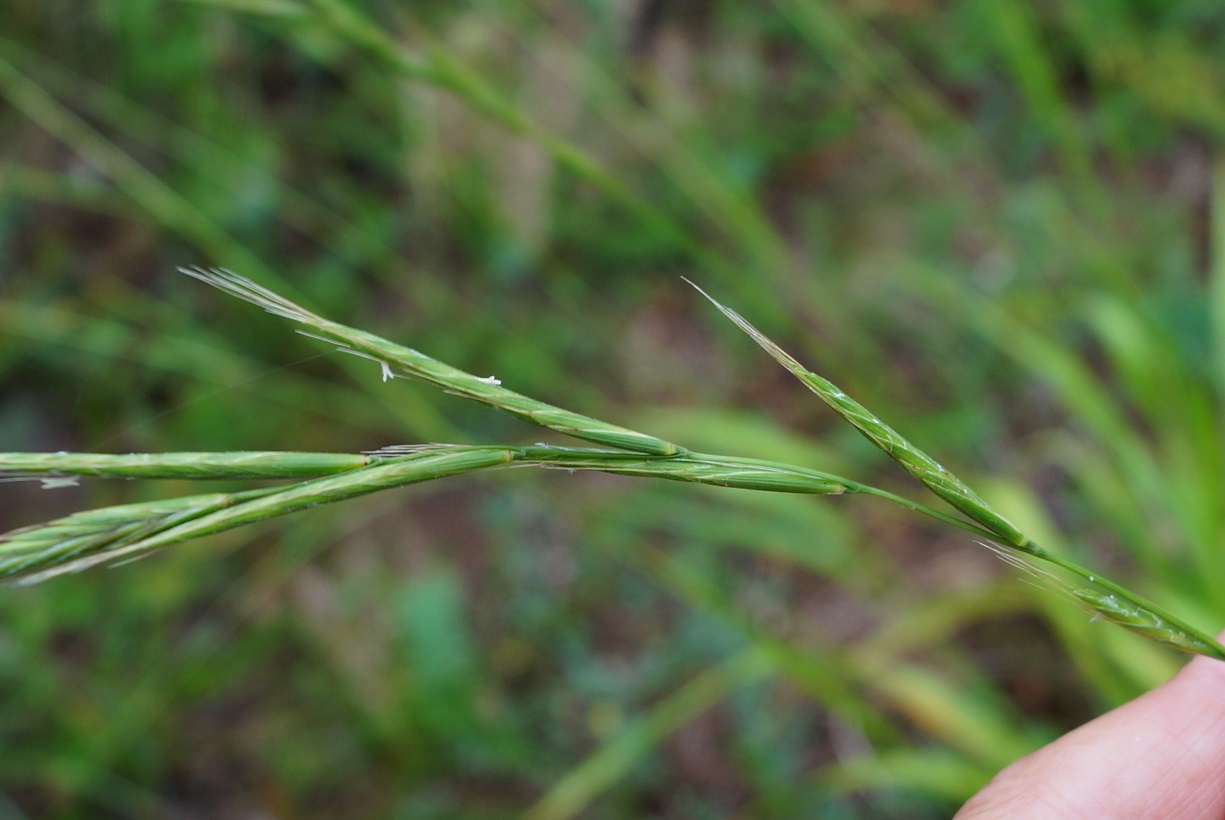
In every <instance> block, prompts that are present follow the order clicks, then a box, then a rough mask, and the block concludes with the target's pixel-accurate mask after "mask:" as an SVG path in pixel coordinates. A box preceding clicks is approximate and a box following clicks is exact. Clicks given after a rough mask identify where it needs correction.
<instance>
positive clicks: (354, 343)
mask: <svg viewBox="0 0 1225 820" xmlns="http://www.w3.org/2000/svg"><path fill="white" fill-rule="evenodd" d="M179 270H180V271H181V272H183V273H185V274H187V275H188V276H191V277H194V278H196V279H199V280H200V281H201V282H205V283H207V284H209V285H212V286H213V287H215V288H220V289H221V290H223V291H225V292H227V293H229V294H232V295H234V296H237V297H238V298H240V299H244V300H246V301H248V302H251V303H252V304H255V305H258V306H260V307H262V308H263V309H264V310H266V311H268V312H269V313H272V314H274V315H277V316H283V317H285V318H286V319H292V320H294V321H295V322H299V323H301V324H304V325H307V326H308V327H310V328H311V329H312V330H313V331H314V332H313V333H307V334H306V335H308V336H312V337H314V338H321V339H323V340H325V341H329V342H332V343H333V344H336V345H338V346H339V349H341V350H343V351H345V352H348V353H355V354H357V355H360V356H363V357H365V358H369V359H372V360H374V361H375V362H378V363H379V364H380V365H381V366H382V373H383V378H384V380H386V379H387V378H388V374H391V375H394V376H397V377H402V378H411V379H416V380H417V381H423V382H426V383H427V384H432V385H434V386H435V387H440V388H442V389H443V390H446V391H447V392H448V393H454V394H455V395H457V396H463V397H464V398H467V399H472V400H473V401H479V402H481V403H482V404H488V405H491V406H493V407H497V408H498V409H500V410H504V411H506V412H507V413H511V414H512V415H515V416H519V417H520V418H522V419H526V420H527V421H530V422H532V423H533V424H538V425H540V426H541V427H547V428H548V429H550V430H554V431H556V432H559V433H563V434H565V435H568V436H573V437H575V438H579V439H583V440H585V441H591V442H594V443H596V444H602V445H605V446H607V447H617V448H619V449H622V450H630V451H633V452H636V453H646V454H649V455H660V456H669V455H675V454H677V453H680V452H681V451H682V448H680V447H678V446H677V445H675V444H673V443H672V442H669V441H664V440H663V439H660V438H656V437H655V436H649V435H646V434H645V433H639V432H637V431H636V430H629V429H626V428H624V427H619V426H617V425H615V424H608V423H607V422H603V421H599V420H597V419H593V418H591V417H589V416H584V415H581V414H579V413H574V412H571V411H569V410H564V409H562V408H560V407H556V406H554V405H551V404H546V403H545V402H542V401H537V400H536V399H532V398H529V397H527V396H524V395H523V394H521V393H516V392H515V391H513V390H510V389H508V388H506V387H503V386H502V385H501V382H499V381H498V380H497V379H496V378H494V377H491V376H474V375H472V374H471V373H467V372H465V371H463V370H460V369H459V368H456V367H451V366H450V365H448V364H443V363H442V362H440V361H438V360H437V359H432V358H430V357H429V356H427V355H425V354H424V353H421V352H420V351H418V350H413V349H412V348H410V347H404V346H403V345H398V344H395V343H394V342H389V341H387V340H386V339H383V338H381V337H379V336H376V335H374V334H373V333H367V332H366V331H364V330H358V329H357V328H352V327H348V326H347V325H342V324H339V323H337V322H332V321H329V320H327V319H324V318H323V317H322V316H318V315H316V314H314V313H311V312H310V311H309V310H307V309H305V308H303V307H301V306H300V305H297V304H294V303H293V302H291V301H289V300H288V299H286V298H284V297H282V296H279V295H277V294H275V293H273V292H272V291H270V290H268V289H267V288H264V287H261V286H259V285H257V284H255V283H254V282H252V281H250V280H249V279H247V278H245V277H243V276H239V275H238V274H236V273H233V272H232V271H227V270H207V271H206V270H203V269H201V268H179Z"/></svg>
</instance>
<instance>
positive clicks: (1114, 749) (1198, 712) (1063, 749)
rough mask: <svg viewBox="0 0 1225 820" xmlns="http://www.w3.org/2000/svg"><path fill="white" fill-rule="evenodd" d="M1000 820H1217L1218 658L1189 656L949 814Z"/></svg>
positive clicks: (1224, 767) (1221, 718) (1220, 784)
mask: <svg viewBox="0 0 1225 820" xmlns="http://www.w3.org/2000/svg"><path fill="white" fill-rule="evenodd" d="M1223 637H1225V633H1223ZM1003 817H1007V818H1073V817H1075V818H1083V817H1095V818H1110V817H1119V818H1123V817H1126V818H1136V819H1137V820H1145V819H1146V818H1152V820H1159V818H1170V817H1179V818H1209V817H1212V818H1221V817H1225V662H1222V661H1216V660H1211V659H1209V658H1196V659H1194V660H1193V661H1191V663H1189V664H1187V666H1186V667H1185V668H1184V669H1183V670H1182V671H1181V672H1179V673H1178V674H1177V675H1175V676H1174V677H1173V678H1172V679H1171V680H1170V681H1168V682H1167V683H1165V684H1163V685H1161V686H1159V687H1157V688H1156V689H1154V690H1152V691H1151V692H1148V693H1146V694H1144V695H1141V696H1140V697H1139V698H1136V699H1135V700H1133V701H1131V702H1130V703H1127V704H1124V705H1123V706H1120V707H1119V708H1118V709H1115V710H1114V711H1111V712H1108V713H1107V714H1105V715H1102V716H1101V717H1099V718H1097V719H1096V720H1094V721H1091V722H1090V723H1087V724H1085V725H1084V726H1082V727H1080V728H1079V729H1076V730H1075V731H1073V732H1070V733H1068V734H1067V735H1064V736H1063V737H1061V738H1060V739H1059V740H1056V741H1055V742H1053V743H1051V744H1049V745H1047V746H1044V747H1043V748H1041V749H1039V750H1038V751H1036V752H1034V753H1033V754H1031V755H1028V756H1026V757H1024V758H1022V759H1020V760H1018V761H1017V762H1016V763H1013V764H1012V765H1011V766H1009V767H1008V768H1006V769H1004V770H1003V771H1002V772H1000V773H999V774H998V775H996V777H995V778H994V779H993V780H992V781H991V782H990V783H989V784H987V786H986V787H985V788H984V789H983V790H982V791H980V792H979V793H978V794H976V795H975V796H974V797H973V798H972V799H971V800H970V801H969V802H968V803H966V805H965V806H964V807H962V810H961V811H960V812H958V814H957V820H972V819H973V820H983V819H984V818H1003Z"/></svg>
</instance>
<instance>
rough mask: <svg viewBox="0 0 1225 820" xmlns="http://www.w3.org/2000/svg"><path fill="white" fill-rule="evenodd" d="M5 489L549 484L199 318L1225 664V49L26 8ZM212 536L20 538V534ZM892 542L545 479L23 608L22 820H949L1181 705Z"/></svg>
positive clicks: (1062, 14) (1102, 652) (9, 749)
mask: <svg viewBox="0 0 1225 820" xmlns="http://www.w3.org/2000/svg"><path fill="white" fill-rule="evenodd" d="M3 16H4V25H3V27H0V100H2V101H3V102H2V103H0V336H2V338H3V343H2V344H0V379H2V381H0V384H2V385H3V387H2V389H0V450H61V449H63V450H90V449H93V450H97V451H101V452H129V451H157V450H201V449H210V450H228V449H278V448H279V449H310V450H338V451H357V450H363V449H374V448H377V447H380V446H383V445H387V444H394V443H412V442H422V441H456V442H503V441H505V442H516V443H522V442H530V441H532V440H534V437H538V433H536V432H535V431H533V430H531V429H528V428H526V427H525V426H524V425H522V424H521V423H520V422H517V421H516V420H515V419H513V418H510V417H508V416H503V415H498V414H496V413H494V412H492V411H486V410H483V409H481V408H479V407H473V406H469V405H468V404H467V403H464V402H461V401H459V400H457V399H452V398H447V397H439V396H437V395H435V394H434V393H433V392H432V391H430V390H426V389H423V388H419V387H415V386H412V385H405V384H402V383H390V384H384V383H382V382H381V381H380V379H379V378H378V372H377V368H376V367H374V366H372V365H371V364H370V363H369V362H362V361H359V360H353V359H351V357H344V356H339V355H318V347H317V346H315V345H312V344H310V343H307V342H305V341H303V340H301V339H299V338H298V337H296V336H294V335H293V334H292V333H290V332H289V331H288V330H287V329H286V327H285V326H284V324H283V323H281V322H278V321H276V320H273V319H271V317H268V318H267V319H266V320H265V319H261V318H260V317H259V315H258V314H256V313H254V312H253V311H252V309H251V308H249V307H248V306H244V305H241V304H238V303H236V302H233V301H230V300H226V299H224V298H223V297H220V296H219V295H217V294H214V293H211V292H202V288H201V287H200V286H199V285H198V284H196V283H193V282H191V281H190V280H188V279H186V278H185V277H182V276H178V275H176V274H173V273H172V270H173V268H174V266H175V265H177V264H191V263H203V264H219V265H224V266H227V267H230V268H233V269H235V270H237V271H239V272H241V273H243V274H245V275H248V276H251V277H252V278H255V279H259V280H261V281H263V282H265V283H267V284H269V285H273V286H276V287H278V288H281V289H284V290H285V291H286V293H287V294H288V295H290V296H293V297H295V298H300V299H302V300H303V301H304V302H305V303H307V304H308V305H310V304H313V305H317V306H319V307H320V308H324V309H326V312H327V313H328V314H329V315H330V316H333V317H335V318H336V319H338V320H340V321H344V322H346V323H348V324H353V325H357V326H362V327H368V328H370V329H371V330H375V331H378V332H379V333H381V334H383V335H385V336H388V337H389V338H393V339H396V340H397V341H401V342H404V343H405V344H409V345H412V346H414V347H417V348H419V349H421V350H423V351H425V352H428V353H429V354H431V355H434V356H436V357H438V358H440V359H443V360H444V361H449V362H452V363H454V364H456V365H458V366H461V367H464V368H466V369H468V370H471V371H475V372H478V373H493V374H496V375H497V376H498V377H499V378H501V379H502V380H503V382H505V383H506V384H507V385H509V386H512V387H514V388H516V389H521V390H523V391H524V392H527V393H530V394H531V395H534V396H538V397H540V398H542V399H546V400H553V401H556V402H557V403H560V404H563V405H565V406H567V407H571V408H573V409H575V410H578V411H584V410H586V411H589V412H592V413H593V414H595V415H598V416H600V417H601V418H607V419H609V420H610V421H614V422H617V421H619V422H623V423H626V424H628V425H630V426H633V427H636V428H641V429H643V430H646V431H648V432H651V433H657V434H659V435H661V436H663V437H665V438H669V439H674V440H676V441H678V442H680V443H682V444H685V445H687V446H691V447H695V448H702V449H709V450H716V451H718V452H729V453H743V454H750V455H756V456H760V457H764V458H771V457H774V458H780V459H784V460H788V461H794V462H797V463H805V464H811V465H812V466H814V467H817V468H821V469H829V470H832V471H835V472H840V473H845V474H848V475H851V476H854V477H858V478H864V479H868V480H872V481H873V482H875V483H883V484H885V485H886V486H891V487H894V488H897V489H900V490H906V491H909V490H910V487H909V485H907V484H906V483H905V482H904V481H903V480H902V479H901V478H899V477H898V476H897V475H896V473H895V472H894V471H893V470H890V469H889V467H890V465H889V464H887V463H886V462H885V461H884V459H883V458H881V457H878V456H877V455H875V454H874V452H873V450H872V448H871V446H870V445H868V444H867V443H866V442H863V441H861V440H859V439H857V438H855V437H854V434H853V433H852V434H849V435H848V433H847V432H846V431H845V430H843V429H842V428H841V426H839V425H838V424H837V423H836V422H835V421H834V420H833V419H832V418H831V417H830V414H828V413H827V412H824V411H823V410H822V408H821V407H819V406H818V404H817V402H816V401H815V400H813V398H812V397H811V396H810V394H808V393H807V392H806V391H803V390H802V389H799V388H797V387H796V386H795V385H794V384H793V383H791V382H790V381H789V380H788V378H787V376H786V374H785V373H783V372H781V371H777V370H776V369H775V368H773V367H771V366H768V365H767V363H766V362H765V361H763V356H762V355H761V353H760V351H758V350H757V349H756V348H755V347H752V346H751V345H750V344H748V343H746V341H745V340H744V339H743V338H741V337H739V336H737V335H736V332H735V331H734V330H733V329H730V328H728V327H725V326H724V324H723V323H722V322H720V321H719V320H718V319H717V318H716V317H715V316H712V315H711V312H710V311H709V310H708V309H707V308H706V307H704V305H703V304H702V303H701V301H700V300H699V299H698V298H696V297H695V296H694V295H693V293H692V291H690V290H689V289H688V288H687V287H686V286H684V285H683V283H681V281H680V278H679V277H680V276H682V275H686V276H689V277H691V278H693V279H695V280H696V281H698V282H700V283H701V284H703V285H704V286H708V287H709V288H710V289H712V290H713V291H714V292H717V293H718V294H720V297H721V298H722V299H723V300H725V301H727V302H729V303H731V304H733V305H734V306H735V307H736V308H737V309H738V310H740V311H741V312H743V313H744V314H746V315H747V316H749V317H750V318H751V319H752V320H753V321H754V322H755V323H756V324H758V325H759V326H761V327H762V329H763V330H765V331H766V332H767V333H769V334H770V335H771V336H773V337H774V338H777V339H778V340H779V342H780V343H782V344H784V346H786V347H787V348H788V349H791V350H793V351H794V352H796V353H797V354H798V355H800V356H801V358H804V359H805V360H806V362H807V363H808V364H810V365H811V366H812V367H813V368H814V369H816V370H819V371H821V372H823V373H827V374H828V375H830V377H831V378H833V379H834V380H835V381H836V382H838V383H839V384H841V385H843V386H844V387H846V388H847V389H848V391H849V392H851V393H853V394H854V395H857V396H859V397H861V398H862V399H863V400H864V402H865V404H868V405H869V406H873V407H879V408H881V409H882V410H889V418H890V419H891V420H893V421H896V422H897V424H898V426H899V427H900V428H901V429H902V430H903V431H904V432H905V433H906V434H907V435H908V436H909V437H910V438H911V439H913V440H914V441H915V442H916V443H918V444H919V445H920V446H922V447H923V448H924V449H925V450H928V451H929V452H932V453H937V454H940V455H941V456H942V457H944V459H945V460H946V461H947V462H948V463H949V464H950V466H954V465H955V467H956V469H957V472H959V473H962V474H965V475H967V477H971V478H973V482H972V483H973V484H974V485H975V486H976V487H984V488H985V489H986V490H987V495H988V496H989V498H990V500H991V501H992V502H993V503H994V504H996V505H997V506H999V507H1000V508H1001V509H1002V510H1004V511H1005V512H1006V513H1008V514H1010V515H1011V516H1013V517H1015V518H1017V519H1019V520H1020V521H1021V523H1022V524H1023V527H1024V529H1026V531H1027V532H1031V533H1033V534H1034V535H1036V536H1038V537H1039V540H1042V541H1044V542H1045V543H1048V544H1050V545H1062V548H1064V549H1066V550H1067V551H1068V554H1069V555H1072V556H1073V557H1076V558H1078V559H1079V558H1081V557H1082V556H1083V558H1084V560H1085V561H1086V563H1091V564H1094V565H1097V566H1103V567H1109V568H1110V569H1111V570H1112V574H1113V575H1115V576H1118V577H1119V579H1120V580H1124V581H1127V582H1128V583H1129V584H1130V585H1132V586H1134V587H1136V588H1138V589H1140V590H1141V591H1143V592H1145V593H1146V594H1148V595H1150V597H1152V598H1153V599H1155V600H1157V601H1159V602H1161V603H1163V604H1165V605H1166V606H1168V607H1169V608H1170V609H1172V610H1174V611H1176V612H1179V613H1181V614H1186V615H1188V616H1189V617H1190V618H1191V619H1192V620H1195V621H1197V622H1199V623H1201V624H1203V625H1205V626H1207V627H1209V628H1213V627H1215V626H1217V625H1219V624H1220V623H1221V621H1223V620H1225V606H1223V605H1222V603H1221V601H1222V600H1225V598H1223V596H1222V595H1221V594H1220V590H1221V588H1222V587H1223V586H1225V505H1223V504H1222V503H1221V499H1222V498H1225V464H1223V461H1225V436H1223V435H1222V433H1221V429H1222V428H1221V422H1222V415H1223V404H1222V391H1225V262H1223V261H1222V260H1223V258H1225V257H1223V256H1222V252H1221V248H1222V241H1225V218H1221V217H1220V213H1219V212H1218V211H1216V210H1214V208H1213V199H1214V193H1215V192H1216V191H1218V190H1219V189H1218V183H1217V182H1216V181H1214V180H1216V179H1218V178H1219V177H1218V176H1217V173H1216V170H1215V169H1216V168H1217V165H1218V156H1217V155H1218V152H1219V147H1218V146H1219V145H1220V144H1221V139H1222V136H1225V113H1222V112H1225V65H1223V64H1222V61H1221V60H1220V58H1219V56H1218V55H1219V54H1221V53H1222V45H1223V43H1222V39H1223V37H1225V11H1222V10H1220V9H1219V8H1218V7H1217V5H1216V4H1211V3H1206V2H1194V1H1193V0H1186V1H1185V2H1171V3H1140V4H1134V3H1133V4H1123V3H1108V2H1100V1H1097V0H1095V2H1085V3H1068V4H1045V5H1037V6H1035V5H1032V4H1023V3H1008V2H993V1H992V0H970V1H969V2H963V3H957V4H951V5H947V4H946V5H939V4H933V3H925V2H922V0H916V1H914V2H906V3H895V4H881V3H871V2H863V3H837V4H831V3H823V2H817V0H776V2H773V3H761V4H745V3H732V2H713V0H707V1H706V2H697V1H696V0H688V1H687V2H683V1H682V0H671V1H669V0H640V2H620V3H611V2H605V3H601V2H587V3H563V2H545V0H483V1H480V2H478V1H477V0H473V2H449V3H414V4H398V3H389V2H383V3H375V2H370V3H365V4H361V3H357V2H346V0H301V2H298V0H237V1H234V0H227V1H226V2H220V1H219V2H201V1H199V0H197V2H174V3H168V2H157V1H156V0H120V2H114V3H106V4H96V5H94V6H89V7H84V6H82V5H81V4H72V3H64V2H49V3H35V2H32V1H31V0H15V1H14V2H10V3H9V4H7V6H6V8H5V10H4V14H3ZM183 489H184V488H183V487H179V486H174V485H173V484H171V483H163V484H160V485H156V484H155V485H149V486H145V485H143V484H134V483H126V482H124V483H86V484H83V486H82V487H81V488H79V489H59V490H55V491H47V490H42V489H40V488H39V487H38V485H37V484H27V483H12V484H6V485H4V486H0V529H7V528H9V527H15V526H20V525H23V524H28V523H32V522H34V521H37V520H42V519H45V518H47V517H50V516H52V515H56V514H62V513H66V512H68V511H71V510H74V509H81V508H84V507H85V506H88V505H98V504H103V503H117V502H120V501H125V500H140V499H144V498H154V497H164V496H166V495H171V494H175V493H180V492H181V491H183ZM1012 574H1013V573H1012V571H1011V570H1009V569H1008V568H1007V567H1004V566H1003V565H1001V564H999V562H997V561H996V560H995V559H994V558H993V557H992V556H991V555H989V554H987V553H985V552H984V551H982V550H981V549H980V548H978V547H977V546H975V545H974V544H972V543H970V542H969V540H968V539H967V538H964V537H962V536H961V535H958V534H956V533H951V532H949V531H945V530H940V529H933V528H930V527H927V526H926V525H919V524H916V523H915V521H914V520H913V519H911V518H910V517H908V516H906V515H905V514H903V513H902V512H901V511H899V510H894V509H888V508H884V507H882V506H880V505H879V504H873V503H871V501H870V500H865V501H846V502H838V501H831V500H828V499H815V500H814V499H808V498H792V497H775V496H772V495H766V494H753V493H749V492H739V491H719V490H716V489H712V488H694V487H689V486H670V485H669V486H659V485H657V484H652V483H646V482H638V481H634V480H632V479H617V478H612V477H600V476H593V475H583V474H578V475H568V474H551V473H550V474H545V475H537V474H533V473H529V472H527V471H512V472H507V473H503V474H497V475H493V476H490V477H485V478H480V479H463V480H459V481H454V482H451V483H446V482H440V483H437V484H435V485H433V486H429V485H427V486H421V487H417V488H412V489H409V490H406V491H404V492H402V493H399V494H395V495H390V496H387V497H385V498H384V497H376V498H372V499H369V500H364V501H358V502H352V503H349V504H347V505H345V506H343V507H340V508H338V509H336V510H333V511H328V510H319V511H315V512H311V513H307V514H303V515H300V516H295V517H293V518H290V519H286V520H284V521H283V522H280V523H279V524H277V525H275V526H273V525H269V526H266V527H263V528H262V529H261V530H259V531H247V530H239V531H236V532H233V533H227V534H224V535H221V536H216V537H213V538H211V539H208V540H207V541H204V542H201V543H199V544H193V545H188V546H185V547H179V548H176V549H175V550H173V551H171V552H169V553H167V554H164V555H160V556H158V557H155V558H153V559H151V560H148V561H143V562H139V563H136V564H133V565H130V566H125V567H121V568H118V569H113V570H99V571H94V572H89V573H86V574H83V575H80V576H76V577H72V578H67V579H59V580H55V581H52V582H49V583H46V584H43V585H40V586H34V587H28V588H17V587H7V588H4V589H3V590H0V692H2V693H3V698H0V816H4V815H11V816H15V817H23V816H29V817H35V816H37V817H61V816H62V817H72V816H95V817H96V816H121V817H132V816H150V817H160V816H165V815H167V814H172V813H179V814H185V815H197V816H237V815H240V814H254V813H256V812H260V813H263V814H267V815H271V816H277V817H281V816H284V817H298V816H301V817H316V816H318V817H333V816H380V817H381V816H399V817H406V818H429V817H439V818H441V817H473V818H478V817H479V818H484V817H503V816H506V817H509V816H518V815H520V814H521V813H523V812H524V811H528V812H529V816H531V817H534V818H537V819H538V820H539V819H540V818H560V817H569V816H575V815H576V814H578V813H580V812H582V813H583V816H586V817H593V818H616V817H640V816H678V817H722V816H732V815H737V814H739V815H741V816H754V817H779V818H784V817H794V816H801V815H802V816H828V817H871V816H882V815H883V816H899V817H902V816H904V817H941V816H947V815H948V814H949V812H950V810H951V808H952V807H954V806H956V805H957V804H958V803H959V802H960V801H961V800H964V799H965V797H967V796H968V795H969V794H970V793H972V792H973V791H974V789H976V788H977V787H978V786H979V785H981V784H982V783H983V782H984V781H985V779H986V778H988V777H989V776H990V775H991V774H992V773H993V772H994V771H995V770H997V769H998V768H999V767H1001V766H1003V765H1004V764H1006V763H1007V762H1009V761H1010V760H1012V759H1014V758H1015V757H1017V756H1018V755H1020V754H1023V753H1024V752H1026V751H1027V750H1029V749H1032V748H1034V747H1035V746H1037V745H1038V744H1040V743H1042V742H1044V741H1045V740H1048V739H1050V738H1051V737H1054V736H1055V735H1056V734H1058V733H1059V732H1061V731H1064V730H1066V729H1068V728H1069V727H1071V726H1073V725H1075V724H1077V723H1078V722H1080V721H1083V720H1084V719H1086V718H1087V717H1089V716H1091V715H1093V714H1096V713H1097V712H1099V711H1100V710H1102V709H1104V708H1107V707H1109V706H1111V705H1114V704H1116V703H1119V702H1121V701H1122V700H1124V699H1126V698H1128V697H1131V696H1133V695H1135V694H1136V693H1138V692H1140V691H1142V690H1143V689H1145V688H1147V687H1149V686H1151V685H1153V684H1154V683H1156V682H1158V681H1160V680H1162V679H1163V678H1164V677H1165V676H1167V675H1168V674H1170V673H1171V671H1172V670H1173V669H1174V668H1175V667H1176V666H1177V663H1178V659H1177V658H1175V657H1172V656H1170V655H1168V654H1165V653H1163V652H1162V651H1161V650H1159V649H1154V648H1150V647H1149V646H1148V645H1146V644H1144V643H1143V642H1142V641H1140V640H1139V639H1138V638H1136V637H1134V636H1131V635H1128V634H1126V633H1123V632H1122V631H1120V630H1117V629H1114V628H1113V627H1109V626H1105V625H1100V624H1090V623H1088V622H1087V617H1086V616H1085V615H1084V614H1083V613H1082V612H1081V611H1080V610H1078V609H1077V608H1075V607H1073V606H1072V605H1070V604H1069V603H1067V602H1064V601H1060V600H1057V599H1055V598H1053V597H1051V596H1049V594H1047V593H1045V592H1042V591H1039V590H1034V589H1031V588H1030V587H1029V586H1028V585H1026V584H1024V583H1021V582H1019V581H1018V580H1017V579H1015V578H1013V577H1012Z"/></svg>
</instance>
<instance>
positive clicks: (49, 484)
mask: <svg viewBox="0 0 1225 820" xmlns="http://www.w3.org/2000/svg"><path fill="white" fill-rule="evenodd" d="M40 481H42V483H43V489H44V490H58V489H60V488H61V487H76V486H77V485H78V484H79V483H80V482H79V481H78V480H77V477H76V476H74V475H61V476H48V477H47V478H43V479H40Z"/></svg>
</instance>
